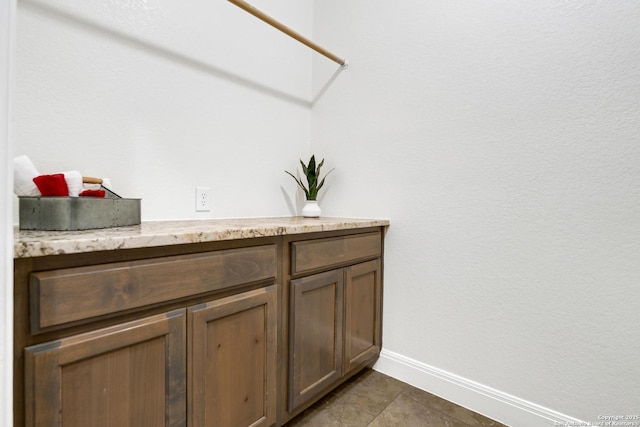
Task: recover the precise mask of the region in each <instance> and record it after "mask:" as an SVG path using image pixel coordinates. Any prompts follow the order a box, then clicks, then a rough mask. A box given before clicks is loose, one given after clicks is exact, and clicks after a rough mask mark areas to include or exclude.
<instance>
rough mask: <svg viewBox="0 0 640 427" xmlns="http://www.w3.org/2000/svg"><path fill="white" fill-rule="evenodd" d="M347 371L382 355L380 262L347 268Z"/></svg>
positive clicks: (345, 370) (345, 368)
mask: <svg viewBox="0 0 640 427" xmlns="http://www.w3.org/2000/svg"><path fill="white" fill-rule="evenodd" d="M345 277H346V281H345V349H344V354H345V360H344V372H345V373H346V372H348V371H350V370H351V369H353V368H356V367H357V366H358V365H359V364H361V363H363V362H365V361H367V360H368V359H370V358H371V357H374V356H376V355H378V354H379V353H380V339H381V329H380V325H381V319H380V316H381V313H382V301H381V300H382V292H381V287H380V284H381V281H380V261H379V260H375V261H370V262H366V263H363V264H358V265H355V266H352V267H349V268H347V269H345Z"/></svg>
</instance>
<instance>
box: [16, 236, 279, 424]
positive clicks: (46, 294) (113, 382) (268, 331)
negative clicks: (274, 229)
mask: <svg viewBox="0 0 640 427" xmlns="http://www.w3.org/2000/svg"><path fill="white" fill-rule="evenodd" d="M243 243H244V244H243ZM278 247H279V242H278V239H273V238H267V239H262V240H258V239H255V240H248V241H244V242H233V243H224V244H223V243H217V244H212V245H200V246H197V247H194V248H192V247H187V248H162V249H149V250H140V251H135V252H132V253H118V251H114V252H110V253H102V254H95V255H93V254H92V255H86V256H84V255H78V256H70V257H49V258H42V259H32V260H23V261H20V262H17V263H16V270H15V272H16V274H15V278H16V298H15V301H16V302H17V307H16V308H17V310H16V316H17V320H16V322H15V324H16V334H15V341H16V352H15V354H16V357H15V360H16V364H15V365H16V370H15V379H16V387H15V389H16V390H17V391H16V395H17V396H19V395H20V392H22V393H21V394H22V396H23V398H22V399H19V403H22V404H23V405H22V407H20V406H17V407H16V411H15V413H16V417H15V422H14V425H15V426H16V427H18V426H20V427H22V426H25V425H26V426H28V427H47V426H51V427H54V426H56V427H87V426H91V427H184V426H197V427H207V426H216V427H248V426H252V427H262V426H264V427H267V426H271V425H274V424H275V423H276V374H277V334H278V299H277V294H278V292H277V283H278V271H279V267H278ZM181 251H191V253H181ZM173 252H175V253H173ZM123 258H124V259H123ZM101 261H102V262H101ZM25 284H28V286H25ZM20 355H23V357H24V359H23V365H22V366H23V371H21V369H20V361H21V360H20ZM19 378H24V381H21V380H19Z"/></svg>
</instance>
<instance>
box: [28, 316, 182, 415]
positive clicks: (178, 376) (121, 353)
mask: <svg viewBox="0 0 640 427" xmlns="http://www.w3.org/2000/svg"><path fill="white" fill-rule="evenodd" d="M185 324H186V321H185V316H184V310H177V311H174V312H171V313H168V314H163V315H157V316H153V317H148V318H145V319H142V320H138V321H134V322H129V323H125V324H122V325H118V326H114V327H110V328H104V329H100V330H97V331H94V332H91V333H86V334H81V335H77V336H73V337H69V338H63V339H61V340H58V341H53V342H49V343H44V344H39V345H36V346H32V347H29V348H27V349H25V365H26V366H25V371H26V380H25V382H26V396H25V401H26V425H27V426H29V427H31V426H38V427H42V426H52V427H53V426H57V427H60V426H62V427H86V426H92V427H94V426H95V427H140V426H143V427H156V426H157V427H162V426H166V427H173V426H184V423H185V418H186V416H185V415H186V414H185V412H186V411H185V409H186V393H185V391H186V390H185V377H186V372H185V342H186V339H185V338H186V334H185Z"/></svg>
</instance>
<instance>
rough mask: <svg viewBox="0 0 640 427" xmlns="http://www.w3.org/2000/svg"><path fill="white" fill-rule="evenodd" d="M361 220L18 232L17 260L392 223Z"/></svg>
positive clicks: (205, 222) (154, 223) (169, 224)
mask: <svg viewBox="0 0 640 427" xmlns="http://www.w3.org/2000/svg"><path fill="white" fill-rule="evenodd" d="M388 225H389V221H388V220H381V219H356V218H329V217H327V218H325V217H321V218H302V217H282V218H240V219H210V220H182V221H145V222H143V223H142V224H140V225H135V226H129V227H116V228H104V229H98V230H83V231H30V230H19V229H18V228H17V227H16V229H15V231H14V258H28V257H36V256H46V255H62V254H73V253H82V252H95V251H103V250H113V249H133V248H143V247H153V246H167V245H179V244H185V243H202V242H213V241H219V240H233V239H246V238H252V237H268V236H284V235H288V234H302V233H314V232H320V231H335V230H348V229H357V228H366V227H380V226H388Z"/></svg>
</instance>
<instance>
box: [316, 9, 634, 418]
mask: <svg viewBox="0 0 640 427" xmlns="http://www.w3.org/2000/svg"><path fill="white" fill-rule="evenodd" d="M314 17H315V23H314V36H315V37H316V38H317V39H319V40H322V41H324V42H325V43H327V44H329V45H332V46H335V49H336V50H338V51H340V52H341V53H342V54H343V55H345V56H347V57H348V58H349V60H350V63H351V65H350V68H349V70H348V71H347V72H345V73H343V74H342V75H341V76H340V78H339V79H337V80H336V81H335V82H334V84H333V85H332V87H331V88H330V89H329V90H328V91H327V93H326V94H325V96H324V97H323V98H322V99H321V100H320V101H319V102H318V103H317V104H316V105H315V106H314V110H313V116H312V117H313V119H312V137H313V142H312V150H314V151H316V152H321V153H322V155H324V156H325V157H326V158H327V159H328V160H327V162H328V163H330V164H331V166H335V167H336V172H334V174H333V175H332V176H331V177H330V181H331V182H330V186H329V188H328V189H327V192H326V193H325V195H324V202H323V210H324V212H325V213H327V214H340V215H352V216H374V217H387V218H389V219H390V220H391V224H392V225H391V228H390V231H389V233H388V240H387V246H386V250H387V258H386V265H385V284H386V289H385V307H384V308H385V318H384V322H385V323H384V345H385V348H387V349H389V350H391V351H393V352H396V353H399V354H402V355H404V356H407V357H410V358H412V359H414V360H417V361H419V362H421V363H424V364H428V365H430V366H433V367H436V368H439V369H442V370H444V371H447V372H450V373H453V374H455V375H459V376H461V377H465V378H468V379H470V380H472V381H476V382H478V383H480V384H484V385H486V386H488V387H492V388H494V389H497V390H500V391H502V392H505V393H509V394H511V395H513V396H517V397H519V398H522V399H525V400H527V401H530V402H533V403H535V404H538V405H541V406H543V407H546V408H550V409H552V410H555V411H559V412H561V413H565V414H568V415H570V416H573V417H577V418H579V419H583V420H588V421H593V422H597V421H598V418H597V417H598V416H600V415H610V414H638V412H639V411H640V387H639V386H638V384H640V370H638V354H640V340H638V335H639V333H640V309H639V307H640V288H639V287H638V285H639V283H640V103H639V102H638V100H640V47H639V46H640V26H639V25H638V22H640V4H639V3H638V2H635V1H630V0H626V1H617V2H601V1H562V2H561V1H543V2H505V1H498V2H495V1H477V2H469V1H418V0H401V1H394V2H378V3H376V5H375V7H372V6H371V2H368V1H364V0H353V1H348V2H344V1H339V0H323V1H321V2H316V3H315V12H314Z"/></svg>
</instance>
